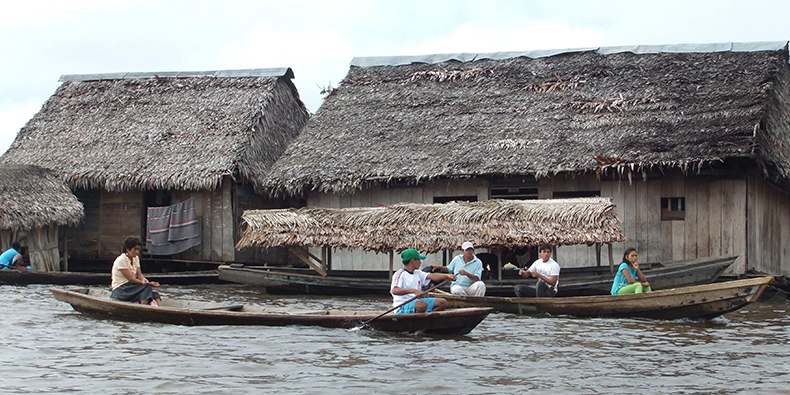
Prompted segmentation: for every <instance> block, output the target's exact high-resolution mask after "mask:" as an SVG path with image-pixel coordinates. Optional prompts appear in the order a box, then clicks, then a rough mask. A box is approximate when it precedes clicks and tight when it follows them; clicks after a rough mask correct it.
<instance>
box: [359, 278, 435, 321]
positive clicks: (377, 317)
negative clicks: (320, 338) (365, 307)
mask: <svg viewBox="0 0 790 395" xmlns="http://www.w3.org/2000/svg"><path fill="white" fill-rule="evenodd" d="M448 281H450V279H445V280H444V281H442V282H440V283H439V284H436V285H434V286H433V287H431V288H430V289H429V290H427V291H425V292H423V293H422V294H423V295H426V294H428V292H431V291H433V290H434V289H436V288H439V287H441V286H442V285H444V283H446V282H448ZM418 298H419V296H414V297H413V298H411V299H409V300H407V301H405V302H403V303H401V304H399V305H397V306H395V307H393V308H391V309H389V310H387V311H385V312H383V313H381V314H379V315H377V316H376V317H373V318H371V319H369V320H367V321H365V322H363V323H362V324H360V325H359V326H356V327H354V328H351V329H349V330H350V331H358V330H360V329H362V328H364V327H365V326H367V325H368V324H370V323H371V322H373V321H375V320H377V319H379V318H381V317H383V316H385V315H387V314H388V313H391V312H393V311H394V310H397V309H399V308H401V307H403V306H405V305H407V304H409V303H411V302H412V301H414V300H416V299H418Z"/></svg>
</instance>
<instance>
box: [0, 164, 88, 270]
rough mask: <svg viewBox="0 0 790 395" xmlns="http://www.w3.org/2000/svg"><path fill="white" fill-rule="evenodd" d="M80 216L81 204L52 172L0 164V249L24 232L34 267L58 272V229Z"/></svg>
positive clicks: (30, 167) (75, 221)
mask: <svg viewBox="0 0 790 395" xmlns="http://www.w3.org/2000/svg"><path fill="white" fill-rule="evenodd" d="M83 217H84V214H83V208H82V203H80V202H79V201H78V200H77V197H76V196H74V194H72V193H71V190H70V189H69V187H68V186H66V184H65V183H64V182H63V181H62V180H59V179H57V178H56V177H55V176H54V175H53V174H52V173H51V172H49V171H46V170H43V169H41V168H38V167H35V166H25V165H4V164H0V251H5V250H6V249H8V248H10V247H11V243H13V242H14V241H16V240H17V239H18V238H19V236H22V235H24V236H25V238H26V244H27V247H28V253H29V255H30V263H31V265H32V266H33V268H34V269H35V270H40V271H60V268H61V266H60V253H59V251H58V229H59V228H60V227H61V226H64V227H68V226H71V227H74V226H77V225H79V223H80V221H82V219H83Z"/></svg>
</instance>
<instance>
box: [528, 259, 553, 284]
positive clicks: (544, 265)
mask: <svg viewBox="0 0 790 395" xmlns="http://www.w3.org/2000/svg"><path fill="white" fill-rule="evenodd" d="M527 270H528V271H530V272H533V273H535V272H538V273H540V274H541V275H543V276H544V277H548V278H551V276H557V283H556V284H554V286H550V287H551V288H552V289H555V290H556V289H557V286H558V285H560V279H559V275H560V264H559V263H557V262H556V261H555V260H554V259H551V258H549V260H548V261H546V262H543V259H540V258H538V260H536V261H535V262H532V265H531V266H530V267H529V269H527ZM546 285H549V284H546Z"/></svg>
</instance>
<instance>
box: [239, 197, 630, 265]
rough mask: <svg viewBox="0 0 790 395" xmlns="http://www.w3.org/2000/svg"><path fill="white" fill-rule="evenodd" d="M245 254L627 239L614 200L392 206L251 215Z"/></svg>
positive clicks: (241, 243)
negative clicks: (266, 250) (303, 249)
mask: <svg viewBox="0 0 790 395" xmlns="http://www.w3.org/2000/svg"><path fill="white" fill-rule="evenodd" d="M243 219H244V225H243V226H244V228H245V229H244V232H243V235H242V237H241V239H240V240H239V243H238V245H237V247H238V248H244V247H250V246H257V247H262V248H269V247H274V246H300V247H323V246H329V247H334V248H347V249H361V250H364V251H375V252H388V251H392V250H397V251H402V250H404V249H406V248H417V249H419V250H420V251H426V252H429V253H435V252H438V251H442V250H455V249H458V248H459V247H460V246H461V243H463V242H464V241H472V242H473V243H474V244H475V246H477V247H478V248H485V247H489V248H490V247H510V248H515V247H522V246H538V245H541V244H544V243H549V244H552V245H574V244H595V243H597V244H604V243H612V242H618V241H623V240H624V237H623V234H622V232H621V231H620V218H619V217H618V216H617V213H616V212H615V209H614V204H613V203H612V200H611V199H609V198H584V199H556V200H532V201H523V200H486V201H482V202H452V203H447V204H417V203H399V204H394V205H390V206H386V207H358V208H342V209H332V208H320V207H307V208H299V209H285V210H250V211H245V212H244V215H243Z"/></svg>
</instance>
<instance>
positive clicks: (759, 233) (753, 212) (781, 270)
mask: <svg viewBox="0 0 790 395" xmlns="http://www.w3.org/2000/svg"><path fill="white" fill-rule="evenodd" d="M748 191H749V192H748V193H749V199H748V202H749V204H748V218H749V222H748V240H749V243H748V245H749V250H748V254H749V260H748V266H749V268H754V269H757V270H760V271H763V272H766V273H770V274H778V275H784V276H788V275H790V247H788V243H787V240H788V237H790V195H788V194H787V193H785V192H782V191H780V190H778V189H777V188H775V187H774V186H772V185H770V184H769V183H767V182H766V181H765V180H764V179H763V178H762V177H760V176H750V177H749V188H748Z"/></svg>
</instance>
